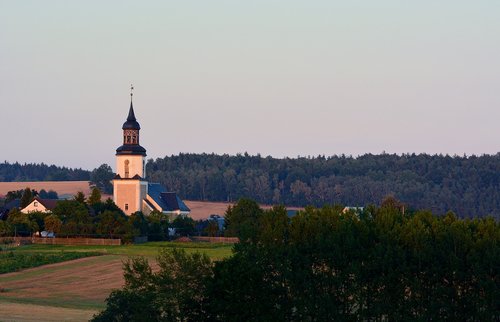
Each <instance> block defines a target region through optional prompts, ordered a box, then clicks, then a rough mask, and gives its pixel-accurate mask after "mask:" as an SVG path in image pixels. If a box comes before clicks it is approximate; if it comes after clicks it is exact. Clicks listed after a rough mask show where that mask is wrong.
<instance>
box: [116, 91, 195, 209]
mask: <svg viewBox="0 0 500 322" xmlns="http://www.w3.org/2000/svg"><path fill="white" fill-rule="evenodd" d="M132 96H133V94H132V93H130V109H129V111H128V117H127V120H126V121H125V123H123V126H122V130H123V144H122V145H121V146H120V147H118V149H116V176H115V177H114V179H113V200H114V202H115V204H116V205H117V206H118V207H119V208H120V209H121V210H122V211H123V212H124V213H125V214H126V215H131V214H133V213H135V212H137V211H142V212H143V213H144V214H145V215H149V214H150V213H151V212H153V211H158V212H161V213H164V214H167V215H188V214H189V213H190V209H189V208H188V207H187V206H186V204H185V203H184V202H183V201H182V200H181V199H180V198H179V197H178V196H177V194H176V193H175V192H169V191H167V189H166V188H165V187H164V186H162V185H161V184H159V183H150V182H148V181H147V180H146V160H145V158H146V149H145V148H143V147H142V146H141V145H140V143H139V142H140V141H139V132H140V130H141V126H140V125H139V122H137V119H136V118H135V113H134V106H133V103H132Z"/></svg>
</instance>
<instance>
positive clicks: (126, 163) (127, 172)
mask: <svg viewBox="0 0 500 322" xmlns="http://www.w3.org/2000/svg"><path fill="white" fill-rule="evenodd" d="M129 164H130V161H129V160H125V178H128V176H129V168H128V165H129Z"/></svg>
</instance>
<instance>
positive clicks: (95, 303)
mask: <svg viewBox="0 0 500 322" xmlns="http://www.w3.org/2000/svg"><path fill="white" fill-rule="evenodd" d="M164 247H167V248H173V247H177V248H182V249H185V250H186V251H187V252H190V253H191V252H202V253H205V254H207V255H208V256H209V257H210V258H212V259H213V260H218V259H222V258H224V257H227V256H230V255H231V253H232V245H228V244H209V243H172V242H151V243H145V244H141V245H122V246H59V245H28V246H21V247H16V248H15V249H12V250H11V251H12V253H13V254H14V256H34V255H36V254H38V256H41V257H43V255H51V256H53V255H58V254H59V255H61V256H64V255H63V254H78V253H80V254H82V255H84V254H99V255H100V256H91V257H84V258H79V259H76V260H70V261H64V262H59V263H54V264H48V265H43V266H39V267H34V268H29V269H24V270H22V271H18V272H11V273H6V274H0V321H4V320H6V321H38V320H40V319H41V317H42V316H43V319H46V320H47V321H57V320H60V315H62V314H63V313H62V312H66V313H65V314H68V315H66V316H67V317H68V319H66V320H71V321H83V320H86V319H88V318H89V317H91V316H92V315H93V314H95V313H96V312H98V311H99V310H100V309H102V308H103V307H104V303H105V302H104V301H105V299H106V297H107V296H108V295H109V293H110V292H111V291H112V290H113V289H117V288H120V287H121V286H122V285H123V276H122V263H123V261H125V260H127V259H128V258H129V257H134V256H145V257H146V258H148V260H150V261H151V262H152V263H154V261H155V257H156V255H157V254H158V251H159V250H160V249H162V248H164ZM9 252H10V250H9ZM23 307H24V309H23ZM58 308H60V309H58ZM34 310H35V311H37V312H40V315H35V316H34V315H32V314H31V313H30V312H33V311H34Z"/></svg>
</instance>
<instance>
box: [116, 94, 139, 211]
mask: <svg viewBox="0 0 500 322" xmlns="http://www.w3.org/2000/svg"><path fill="white" fill-rule="evenodd" d="M132 89H133V87H131V90H132ZM132 96H133V94H132V93H130V109H129V112H128V117H127V120H126V121H125V123H123V126H122V129H123V145H122V146H120V147H119V148H118V149H116V176H115V178H114V180H113V200H114V201H115V203H116V205H117V206H118V207H120V209H121V210H123V212H125V214H127V215H131V214H133V213H134V212H136V211H141V210H142V202H143V200H144V199H145V198H146V196H147V194H148V182H147V181H146V163H145V157H146V149H144V148H143V147H142V146H140V144H139V131H140V130H141V126H140V125H139V123H138V122H137V119H136V118H135V113H134V106H133V104H132Z"/></svg>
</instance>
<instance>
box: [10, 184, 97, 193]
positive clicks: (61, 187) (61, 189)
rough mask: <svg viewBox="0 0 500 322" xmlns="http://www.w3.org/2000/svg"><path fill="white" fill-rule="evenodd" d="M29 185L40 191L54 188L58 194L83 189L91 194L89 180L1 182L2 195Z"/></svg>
mask: <svg viewBox="0 0 500 322" xmlns="http://www.w3.org/2000/svg"><path fill="white" fill-rule="evenodd" d="M26 187H29V188H31V189H35V190H36V191H40V190H42V189H45V190H47V191H49V190H54V191H55V192H57V194H58V195H60V196H61V195H66V194H69V195H75V194H76V193H77V192H79V191H81V192H83V193H84V194H85V195H86V196H88V195H89V194H90V182H89V181H27V182H0V195H6V194H7V192H9V191H13V190H21V189H25V188H26Z"/></svg>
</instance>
